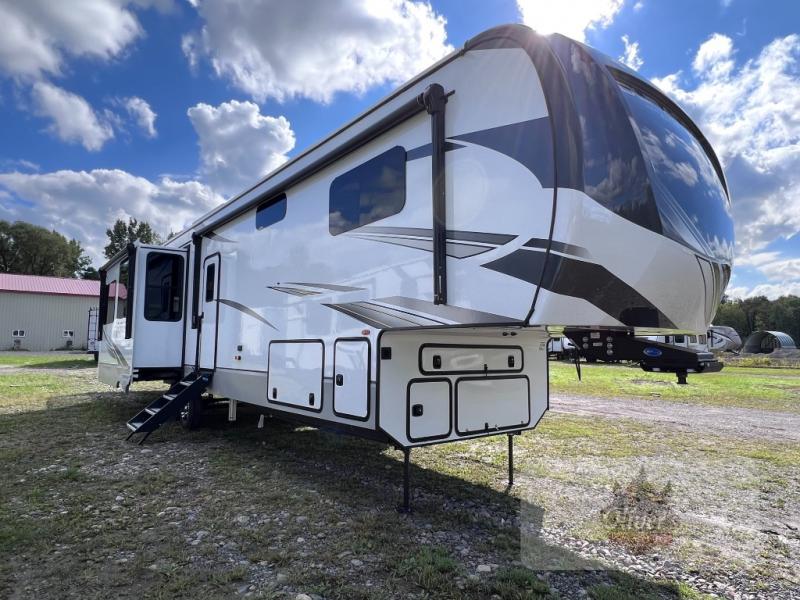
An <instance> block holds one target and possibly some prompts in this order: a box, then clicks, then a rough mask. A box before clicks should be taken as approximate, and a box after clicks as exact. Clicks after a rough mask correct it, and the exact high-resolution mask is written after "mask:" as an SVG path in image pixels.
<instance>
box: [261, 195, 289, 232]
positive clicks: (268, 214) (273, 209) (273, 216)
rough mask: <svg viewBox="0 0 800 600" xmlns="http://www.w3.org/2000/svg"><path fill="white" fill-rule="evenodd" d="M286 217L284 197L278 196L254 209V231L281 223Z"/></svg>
mask: <svg viewBox="0 0 800 600" xmlns="http://www.w3.org/2000/svg"><path fill="white" fill-rule="evenodd" d="M285 216H286V196H284V195H280V196H279V197H278V198H274V199H272V200H270V201H268V202H265V203H264V204H262V205H261V206H259V207H258V208H257V209H256V229H264V227H269V226H270V225H274V224H275V223H277V222H278V221H282V220H283V218H284V217H285Z"/></svg>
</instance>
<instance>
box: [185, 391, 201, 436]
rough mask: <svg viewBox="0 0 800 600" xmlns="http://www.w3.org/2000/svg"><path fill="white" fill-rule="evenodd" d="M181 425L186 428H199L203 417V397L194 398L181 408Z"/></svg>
mask: <svg viewBox="0 0 800 600" xmlns="http://www.w3.org/2000/svg"><path fill="white" fill-rule="evenodd" d="M180 417H181V425H182V426H183V428H184V429H197V428H198V427H200V422H201V420H202V418H203V398H202V397H198V398H192V399H191V400H189V402H187V403H186V406H184V407H183V409H182V410H181V415H180Z"/></svg>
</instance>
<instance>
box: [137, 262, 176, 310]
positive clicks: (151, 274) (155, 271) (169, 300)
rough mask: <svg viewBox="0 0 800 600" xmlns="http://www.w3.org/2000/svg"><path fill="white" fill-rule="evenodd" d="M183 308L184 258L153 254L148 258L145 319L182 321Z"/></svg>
mask: <svg viewBox="0 0 800 600" xmlns="http://www.w3.org/2000/svg"><path fill="white" fill-rule="evenodd" d="M182 308H183V257H182V256H178V255H177V254H162V253H160V252H153V253H151V254H149V255H148V257H147V276H146V279H145V292H144V318H145V319H147V320H148V321H180V320H181V312H182Z"/></svg>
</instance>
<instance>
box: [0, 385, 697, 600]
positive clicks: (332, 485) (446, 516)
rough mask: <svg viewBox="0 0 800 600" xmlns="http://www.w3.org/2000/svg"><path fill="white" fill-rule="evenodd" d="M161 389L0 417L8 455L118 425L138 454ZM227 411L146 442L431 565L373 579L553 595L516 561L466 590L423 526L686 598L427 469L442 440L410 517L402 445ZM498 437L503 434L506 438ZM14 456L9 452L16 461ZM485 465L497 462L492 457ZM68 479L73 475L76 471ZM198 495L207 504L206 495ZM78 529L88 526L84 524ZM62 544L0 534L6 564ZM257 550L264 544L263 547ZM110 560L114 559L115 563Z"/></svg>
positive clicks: (28, 456) (486, 492) (418, 475)
mask: <svg viewBox="0 0 800 600" xmlns="http://www.w3.org/2000/svg"><path fill="white" fill-rule="evenodd" d="M157 395H158V392H137V393H132V394H130V395H129V396H122V395H120V394H117V393H113V392H110V393H105V394H94V395H92V396H91V397H92V400H91V401H87V395H76V396H74V397H70V396H68V397H65V398H59V399H56V400H54V401H52V402H51V403H50V404H49V405H48V410H46V411H37V412H31V413H22V414H12V415H0V433H1V434H5V435H4V436H3V438H2V445H0V450H2V451H3V452H4V453H8V452H9V451H11V450H13V449H14V448H16V450H17V453H16V454H15V455H14V456H16V457H17V458H18V459H19V460H22V461H24V462H26V463H29V468H32V467H33V466H35V465H36V464H41V461H44V464H47V461H50V460H52V457H53V456H58V455H59V453H63V451H64V449H65V448H71V447H74V446H75V445H76V444H81V443H82V444H84V445H85V444H91V438H87V437H86V436H88V435H90V434H97V435H112V436H113V435H117V430H118V435H119V444H118V445H116V446H115V445H113V444H111V445H108V444H106V445H105V450H106V451H107V452H110V453H112V454H113V453H118V455H119V456H120V460H122V455H124V454H126V453H130V451H131V449H132V448H133V447H134V446H133V442H129V443H126V442H124V439H125V437H126V435H127V429H126V428H125V421H126V420H127V419H128V418H130V417H131V416H132V415H133V414H135V413H136V412H137V411H138V410H139V409H140V408H142V407H143V406H144V405H146V404H147V403H148V402H150V401H151V400H153V399H154V397H156V396H157ZM226 412H227V411H226V410H225V409H224V408H222V407H219V406H218V407H215V408H212V410H211V411H209V414H208V415H207V418H206V420H205V421H206V422H205V427H204V428H203V429H201V430H198V431H192V432H189V431H184V430H182V429H181V428H180V427H179V426H178V425H177V424H168V425H167V426H164V427H162V428H161V429H160V430H158V431H157V432H155V433H154V434H153V435H152V436H151V437H150V438H149V439H148V440H147V443H146V447H149V448H151V449H153V450H154V451H155V452H159V447H160V446H163V445H164V444H165V443H168V444H170V445H171V446H174V444H175V443H176V442H178V443H186V444H190V445H191V447H192V450H191V451H192V452H193V453H194V452H197V454H198V455H201V454H203V452H204V451H203V450H202V449H201V447H202V444H203V443H209V442H210V443H213V444H214V449H213V452H211V451H206V458H207V459H208V461H209V464H210V468H211V473H212V477H213V479H212V480H213V482H214V488H216V487H217V486H219V489H226V490H231V489H236V488H237V487H238V488H239V491H238V492H237V494H241V497H242V499H241V502H244V503H245V504H243V505H242V506H243V507H244V506H248V505H249V504H251V503H252V502H258V497H259V496H256V495H255V490H257V489H259V490H261V489H267V490H268V489H270V488H275V487H276V485H277V486H278V487H277V488H276V489H275V490H274V491H273V493H272V494H273V495H272V496H261V498H262V500H261V501H262V502H263V503H265V504H270V503H277V504H280V503H285V505H286V507H287V508H288V509H290V510H291V509H292V503H293V502H294V500H293V498H294V496H293V495H292V490H297V489H309V488H310V489H312V490H313V492H314V494H315V495H318V498H319V502H321V503H323V504H325V505H330V504H331V501H333V503H334V504H333V506H334V507H335V506H341V507H345V508H346V512H347V513H348V514H350V515H356V516H355V517H353V520H354V522H355V524H354V525H353V527H354V528H356V529H357V528H358V527H361V528H362V529H361V531H360V532H359V531H356V533H358V535H360V536H361V538H363V543H364V544H365V547H367V548H369V549H370V551H371V552H374V553H376V554H378V555H381V554H385V555H386V556H391V557H392V560H391V561H389V560H388V559H385V560H386V562H393V561H395V559H396V558H397V557H400V558H401V559H402V558H403V557H405V558H408V557H414V556H419V558H418V559H415V560H418V562H420V561H421V563H425V564H420V565H417V564H416V563H413V564H414V568H413V569H411V570H409V571H408V572H401V571H398V570H397V567H396V566H395V567H392V566H391V565H389V566H386V567H383V571H381V572H376V573H373V574H372V575H373V576H385V577H387V578H390V579H391V578H394V579H395V580H399V579H402V580H403V581H404V582H407V581H409V580H410V581H411V582H412V584H411V587H412V588H422V589H423V590H425V591H426V592H427V593H428V594H430V595H431V596H432V597H442V598H444V597H447V598H450V597H462V598H473V597H474V598H482V597H487V596H488V595H491V594H498V595H500V596H501V597H502V598H545V597H548V592H547V590H546V589H543V588H542V587H541V585H538V584H536V583H535V581H533V580H532V579H530V577H528V576H526V575H525V573H524V572H511V573H510V572H509V571H508V570H501V571H500V572H498V573H497V574H495V575H494V576H492V577H489V578H488V579H487V582H486V583H481V584H480V586H482V587H474V586H477V585H478V584H474V586H473V587H467V588H466V589H461V590H459V589H457V588H456V587H455V585H454V573H455V572H457V571H458V570H463V569H465V566H463V565H461V562H462V561H460V560H459V559H458V558H455V559H453V561H450V559H448V558H447V556H441V553H437V552H433V553H428V554H430V556H427V555H424V556H423V555H420V554H419V553H420V547H419V543H418V542H416V541H415V540H416V539H417V538H418V536H419V535H420V532H428V531H430V532H434V533H435V534H436V535H434V537H435V538H436V540H437V543H440V544H441V545H443V546H445V547H448V548H447V550H446V553H451V554H453V553H454V552H455V546H456V545H457V544H458V543H460V542H458V541H454V540H459V539H463V538H464V537H465V536H466V537H467V539H468V541H469V545H470V546H471V547H472V548H474V549H477V550H478V551H479V552H480V553H481V554H482V555H484V556H491V557H497V560H498V562H502V563H504V564H505V565H506V566H510V565H512V564H513V563H514V562H515V561H521V563H522V564H523V565H525V566H526V567H527V568H528V569H527V571H529V572H531V573H534V574H538V575H546V576H547V577H548V578H550V581H551V582H553V581H555V582H557V583H556V587H558V588H562V587H564V586H566V587H570V586H580V587H581V588H585V589H588V590H589V595H590V597H592V598H597V599H601V598H602V599H605V598H609V599H610V598H614V599H616V600H625V599H627V598H631V599H633V598H637V599H645V600H646V599H650V598H652V599H656V598H683V597H685V596H683V595H682V592H681V591H680V589H679V588H678V587H676V586H675V585H673V584H671V583H658V582H651V581H649V580H645V579H642V578H638V577H633V576H630V575H627V574H623V573H619V572H615V571H612V570H608V569H606V568H604V567H603V566H602V565H600V564H599V563H596V562H592V561H588V560H586V559H584V558H583V557H581V556H580V555H578V554H576V553H574V552H572V551H570V550H568V549H566V548H562V547H559V546H557V545H554V544H551V543H548V542H547V541H545V540H544V539H543V537H542V535H541V528H542V523H543V517H544V509H543V508H542V507H540V506H537V505H535V504H531V503H528V502H525V501H522V500H520V499H519V498H516V497H514V496H511V495H508V494H506V493H504V492H503V491H501V490H500V489H494V488H493V487H490V486H488V485H478V484H475V483H474V482H472V481H470V480H468V479H465V478H463V477H456V476H453V475H448V474H445V473H442V472H441V471H438V470H434V469H432V468H425V465H428V464H430V463H431V462H432V458H431V457H433V456H435V453H436V449H435V448H425V449H418V450H415V451H414V453H412V461H413V460H414V458H413V457H414V456H415V455H416V456H418V457H420V458H419V463H415V462H412V468H411V484H412V505H413V510H414V512H413V513H412V514H411V515H407V516H406V515H399V514H398V513H397V512H396V511H395V507H396V504H397V503H398V502H399V501H400V498H401V485H402V460H401V454H400V453H399V452H397V451H394V450H391V449H389V448H387V446H386V445H384V444H378V443H375V442H369V441H366V440H362V439H359V438H353V437H348V436H343V435H339V434H335V433H331V432H325V431H320V430H317V429H312V428H309V427H305V426H296V425H293V424H291V423H288V422H285V421H281V420H278V419H273V418H268V419H266V423H265V426H264V428H263V429H257V428H256V426H255V424H256V422H257V419H258V416H259V413H258V411H257V409H256V408H255V407H244V406H240V409H239V420H238V421H237V422H236V423H228V422H227V420H226ZM87 440H88V441H87ZM501 440H502V443H504V441H505V440H504V438H501ZM461 443H465V444H468V443H469V442H461ZM23 452H24V454H23ZM12 454H13V453H12ZM12 454H7V456H6V457H5V458H14V456H12ZM480 468H482V469H498V467H492V466H489V465H482V466H481V467H480ZM500 468H502V467H500ZM13 471H14V474H13V475H12V474H11V473H8V472H5V473H4V474H2V475H0V490H2V489H3V488H9V486H8V485H7V484H9V483H10V482H8V481H4V480H5V479H6V478H7V477H9V476H14V477H19V476H20V472H24V471H21V470H20V465H17V466H16V468H15V469H14V470H13ZM276 473H277V474H278V475H276ZM68 474H69V473H68ZM74 475H75V474H74V473H73V476H74ZM276 477H277V479H276ZM65 480H70V481H72V480H74V477H73V479H69V478H65ZM276 482H277V484H276ZM14 483H15V485H14V489H15V490H17V492H15V493H19V490H20V488H21V484H19V482H14ZM286 490H289V492H287V491H286ZM149 493H151V494H153V495H158V494H160V493H165V494H168V491H166V490H160V489H158V488H157V487H154V489H152V491H151V492H149ZM202 493H203V494H213V493H214V490H213V489H211V490H202ZM8 495H9V492H3V491H0V500H2V501H6V500H8ZM198 501H200V502H202V495H201V494H200V493H198ZM337 503H338V504H337ZM235 506H236V505H235ZM234 510H246V508H245V509H240V508H235V509H234ZM14 518H15V517H14V515H13V513H12V512H11V511H0V533H2V532H4V531H5V532H6V533H8V532H12V533H13V532H14V531H15V525H14V522H13V520H14ZM74 526H75V527H80V526H81V525H80V521H77V522H76V523H75V525H74ZM521 531H522V533H520V532H521ZM439 532H441V535H439ZM356 533H353V534H352V535H356ZM129 535H130V536H131V538H132V541H135V540H137V539H139V537H140V536H141V535H142V532H141V531H139V530H138V529H137V528H136V527H132V528H131V531H130V532H129ZM58 541H59V540H58V537H57V536H56V537H55V538H53V539H51V540H46V539H45V540H42V539H41V536H37V539H36V541H35V542H34V541H33V540H32V539H31V538H29V537H26V536H24V535H15V534H14V535H12V534H10V533H9V535H0V562H4V561H7V560H8V559H9V558H10V557H11V556H14V555H17V554H21V553H24V552H25V551H26V550H27V551H30V548H31V545H32V544H34V543H35V544H39V545H41V544H44V548H48V547H49V548H50V549H51V550H52V546H53V545H54V544H57V543H58ZM243 543H244V542H243ZM260 550H261V551H262V552H263V548H261V549H260ZM40 553H41V550H37V556H39V555H41V556H43V557H46V556H47V554H48V553H47V552H44V553H41V554H40ZM423 554H424V553H423ZM431 557H432V558H431ZM41 560H47V559H46V558H42V559H41ZM412 562H413V561H412ZM428 562H430V563H431V564H430V565H428V564H427V563H428ZM404 564H406V565H408V564H411V563H404ZM517 564H518V563H517ZM442 565H444V567H447V568H444V567H443V566H442ZM417 566H418V567H419V568H417ZM108 568H110V569H114V568H115V567H114V566H113V565H109V567H108ZM119 568H120V569H123V567H119ZM423 574H424V576H423ZM462 574H463V573H462ZM11 577H12V579H13V576H11ZM304 577H307V579H306V580H304V584H305V585H308V586H311V587H312V588H314V589H318V590H320V591H321V592H325V595H326V596H330V597H348V593H349V591H348V590H350V591H352V590H351V589H350V588H342V589H341V591H339V592H337V591H335V590H334V586H335V585H338V581H337V583H335V584H334V582H333V581H332V580H331V579H330V577H329V576H328V575H326V573H325V571H323V570H314V571H313V572H304ZM565 582H567V583H565ZM487 586H488V587H487ZM336 589H339V588H336ZM193 592H197V589H194V590H193Z"/></svg>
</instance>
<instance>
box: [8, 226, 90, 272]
mask: <svg viewBox="0 0 800 600" xmlns="http://www.w3.org/2000/svg"><path fill="white" fill-rule="evenodd" d="M91 262H92V261H91V259H90V258H89V257H88V256H86V254H84V250H83V247H82V246H81V244H80V242H78V241H77V240H67V238H65V237H64V236H63V235H61V234H60V233H58V232H57V231H49V230H47V229H45V228H44V227H39V226H38V225H32V224H31V223H25V222H23V221H16V222H14V223H9V222H8V221H0V271H2V272H5V273H20V274H24V275H49V276H55V277H77V276H78V275H80V274H81V273H83V272H84V271H85V270H86V269H87V268H88V267H89V265H90V264H91Z"/></svg>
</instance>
